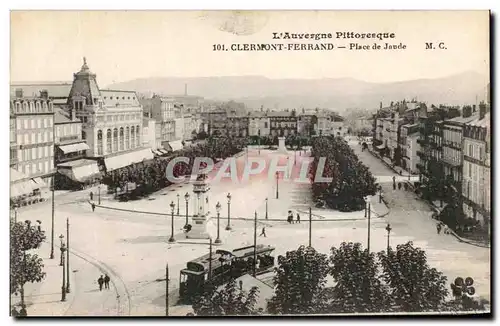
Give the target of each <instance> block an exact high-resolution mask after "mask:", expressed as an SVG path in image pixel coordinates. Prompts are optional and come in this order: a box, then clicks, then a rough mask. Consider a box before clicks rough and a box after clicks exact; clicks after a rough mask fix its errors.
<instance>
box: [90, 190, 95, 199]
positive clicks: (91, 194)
mask: <svg viewBox="0 0 500 326" xmlns="http://www.w3.org/2000/svg"><path fill="white" fill-rule="evenodd" d="M90 200H94V193H93V192H92V191H91V192H90Z"/></svg>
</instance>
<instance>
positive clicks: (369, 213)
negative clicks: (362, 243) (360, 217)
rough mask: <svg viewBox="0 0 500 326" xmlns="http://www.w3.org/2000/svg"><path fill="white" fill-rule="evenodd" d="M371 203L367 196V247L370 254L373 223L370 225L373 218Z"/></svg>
mask: <svg viewBox="0 0 500 326" xmlns="http://www.w3.org/2000/svg"><path fill="white" fill-rule="evenodd" d="M370 201H371V200H370V197H368V196H366V197H365V203H366V205H367V206H368V245H367V249H368V253H370V226H371V223H370V218H371V202H370Z"/></svg>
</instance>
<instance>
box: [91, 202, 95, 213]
mask: <svg viewBox="0 0 500 326" xmlns="http://www.w3.org/2000/svg"><path fill="white" fill-rule="evenodd" d="M91 205H92V212H94V211H95V204H94V203H92V204H91Z"/></svg>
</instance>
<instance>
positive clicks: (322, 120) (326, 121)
mask: <svg viewBox="0 0 500 326" xmlns="http://www.w3.org/2000/svg"><path fill="white" fill-rule="evenodd" d="M316 119H317V120H316V121H317V123H316V124H315V125H314V133H315V135H316V136H328V135H330V133H331V131H332V122H331V117H330V116H328V115H324V114H318V115H316Z"/></svg>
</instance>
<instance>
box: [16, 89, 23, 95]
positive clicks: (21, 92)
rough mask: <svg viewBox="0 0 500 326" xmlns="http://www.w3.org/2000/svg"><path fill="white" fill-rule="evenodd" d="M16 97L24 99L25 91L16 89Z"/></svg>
mask: <svg viewBox="0 0 500 326" xmlns="http://www.w3.org/2000/svg"><path fill="white" fill-rule="evenodd" d="M16 97H23V89H22V88H16Z"/></svg>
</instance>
